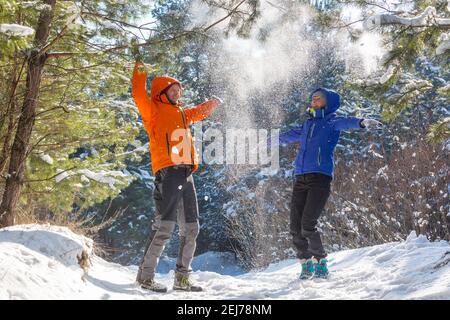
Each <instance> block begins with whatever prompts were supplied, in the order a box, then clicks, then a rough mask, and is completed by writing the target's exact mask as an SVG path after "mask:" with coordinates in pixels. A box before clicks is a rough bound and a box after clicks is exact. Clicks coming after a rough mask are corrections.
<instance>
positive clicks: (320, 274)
mask: <svg viewBox="0 0 450 320" xmlns="http://www.w3.org/2000/svg"><path fill="white" fill-rule="evenodd" d="M327 262H328V260H327V259H325V258H323V259H320V261H319V262H317V263H315V264H314V277H315V278H322V279H326V278H328V274H329V271H328V266H327Z"/></svg>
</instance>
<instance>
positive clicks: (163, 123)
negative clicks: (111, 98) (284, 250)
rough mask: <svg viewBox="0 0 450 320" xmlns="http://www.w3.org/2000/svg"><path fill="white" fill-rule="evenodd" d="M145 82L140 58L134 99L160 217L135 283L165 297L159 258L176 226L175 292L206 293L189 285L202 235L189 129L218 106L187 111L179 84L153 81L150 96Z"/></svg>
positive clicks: (161, 79)
mask: <svg viewBox="0 0 450 320" xmlns="http://www.w3.org/2000/svg"><path fill="white" fill-rule="evenodd" d="M146 80H147V72H146V70H145V66H144V64H143V63H142V62H141V59H140V57H139V56H137V60H136V64H135V67H134V72H133V78H132V96H133V98H134V101H135V102H136V105H137V107H138V109H139V112H140V114H141V117H142V121H143V124H144V127H145V130H146V131H147V134H148V137H149V140H150V154H151V159H152V171H153V175H154V176H155V190H154V194H153V197H154V200H155V206H156V213H155V220H154V222H153V224H152V226H151V232H150V237H149V239H148V241H147V245H146V248H145V251H144V257H143V259H142V262H141V265H140V267H139V271H138V275H137V278H136V280H137V282H138V283H139V284H140V285H141V287H142V288H145V289H148V290H152V291H156V292H167V288H166V287H165V286H164V285H162V284H160V283H158V282H156V281H155V280H154V276H155V271H156V267H157V265H158V261H159V257H160V256H161V253H162V252H163V250H164V247H165V245H166V243H167V241H168V240H169V239H170V237H171V235H172V233H173V230H174V228H175V224H176V223H177V222H178V225H179V229H180V248H179V254H178V259H177V263H176V272H175V280H174V286H173V289H174V290H185V291H202V288H201V287H199V286H196V285H194V284H193V283H192V282H191V280H190V279H189V274H190V272H191V271H192V270H191V262H192V259H193V256H194V252H195V248H196V239H197V236H198V233H199V221H198V204H197V195H196V191H195V186H194V179H193V177H192V173H193V172H195V171H196V170H197V169H198V163H199V162H198V156H197V153H196V149H195V146H194V143H193V141H192V135H191V131H190V129H189V126H190V125H191V124H193V123H195V122H197V121H202V120H203V119H205V118H206V117H208V116H209V115H210V114H211V112H212V111H213V110H214V109H215V108H216V107H217V106H218V105H219V103H220V100H219V99H217V98H215V99H211V100H209V101H206V102H204V103H202V104H200V105H198V106H196V107H193V108H190V109H185V108H183V106H182V105H181V104H180V103H179V102H178V101H179V99H180V97H181V95H182V92H183V87H182V85H181V83H180V82H179V81H178V80H176V79H174V78H172V77H168V76H160V77H155V78H154V79H153V81H152V84H151V91H150V96H148V94H147V89H146Z"/></svg>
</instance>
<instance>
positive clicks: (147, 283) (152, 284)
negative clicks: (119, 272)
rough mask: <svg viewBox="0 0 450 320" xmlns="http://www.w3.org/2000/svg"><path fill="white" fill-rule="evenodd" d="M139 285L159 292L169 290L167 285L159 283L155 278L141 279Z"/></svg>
mask: <svg viewBox="0 0 450 320" xmlns="http://www.w3.org/2000/svg"><path fill="white" fill-rule="evenodd" d="M139 285H140V286H141V288H143V289H146V290H151V291H154V292H159V293H165V292H167V287H166V286H165V285H163V284H161V283H158V282H156V281H155V280H153V279H146V280H143V281H139Z"/></svg>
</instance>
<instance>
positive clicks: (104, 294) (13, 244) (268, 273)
mask: <svg viewBox="0 0 450 320" xmlns="http://www.w3.org/2000/svg"><path fill="white" fill-rule="evenodd" d="M82 250H86V251H87V252H89V253H90V254H91V261H92V266H91V267H90V270H89V273H88V276H87V277H86V281H83V280H82V275H83V271H82V270H81V268H80V267H79V266H78V264H77V258H76V256H77V254H80V253H81V251H82ZM210 258H211V257H210V256H209V255H208V254H206V255H203V258H202V259H203V263H207V262H208V261H209V259H210ZM329 259H330V269H331V275H330V279H328V280H307V281H302V282H301V281H299V280H297V276H298V272H299V265H298V263H297V262H296V261H294V260H287V261H283V262H281V263H277V264H273V265H271V266H270V267H269V268H267V269H266V270H264V271H262V272H256V271H255V272H250V273H246V274H243V275H239V276H235V277H233V276H229V275H220V274H218V273H215V272H209V271H197V272H194V274H193V278H194V280H196V281H197V282H198V283H199V284H200V285H202V286H203V287H204V288H205V291H204V292H201V293H196V294H192V293H183V292H174V291H172V290H171V289H169V292H168V293H167V294H156V293H149V292H145V291H144V290H142V289H140V288H139V287H138V286H136V284H135V282H134V280H135V275H136V271H137V267H135V266H132V267H124V266H121V265H118V264H113V263H109V262H106V261H104V260H102V259H100V258H98V257H96V256H94V255H92V240H90V239H87V238H85V237H82V236H79V235H76V234H74V233H72V232H71V231H70V230H68V229H67V228H62V227H54V226H48V225H45V226H42V225H21V226H15V227H10V228H5V229H1V230H0V299H192V298H195V299H450V245H449V244H448V243H447V242H444V241H440V242H429V241H428V240H427V239H426V238H425V237H423V236H419V237H416V236H415V234H411V235H410V236H409V237H408V238H407V239H406V241H403V242H394V243H387V244H384V245H379V246H374V247H367V248H361V249H356V250H347V251H341V252H337V253H334V254H331V255H330V257H329ZM199 261H200V260H199ZM157 278H158V280H159V281H161V282H163V283H165V284H166V285H168V286H169V288H170V287H171V284H172V281H173V271H170V272H169V273H168V274H157Z"/></svg>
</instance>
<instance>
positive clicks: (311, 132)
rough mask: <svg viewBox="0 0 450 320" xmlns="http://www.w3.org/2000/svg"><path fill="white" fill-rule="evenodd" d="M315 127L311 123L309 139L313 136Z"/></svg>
mask: <svg viewBox="0 0 450 320" xmlns="http://www.w3.org/2000/svg"><path fill="white" fill-rule="evenodd" d="M315 126H316V124H315V123H313V124H312V128H311V131H310V133H309V139H311V138H312V136H313V133H314V128H315Z"/></svg>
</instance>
